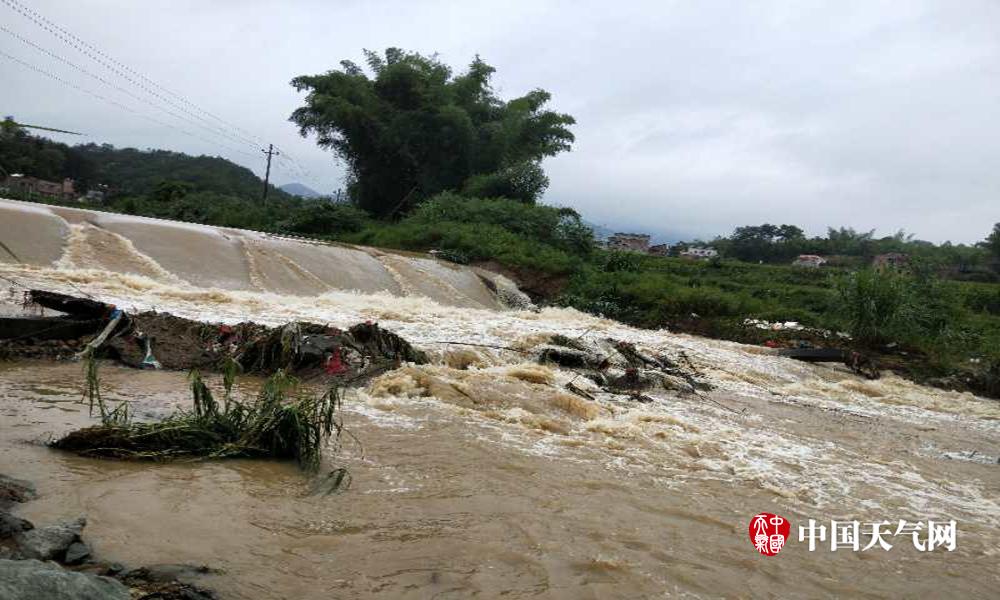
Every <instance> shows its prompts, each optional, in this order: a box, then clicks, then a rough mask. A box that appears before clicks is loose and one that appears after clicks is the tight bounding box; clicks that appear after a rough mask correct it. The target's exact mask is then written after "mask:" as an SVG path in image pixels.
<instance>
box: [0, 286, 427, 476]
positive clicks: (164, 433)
mask: <svg viewBox="0 0 1000 600" xmlns="http://www.w3.org/2000/svg"><path fill="white" fill-rule="evenodd" d="M27 300H28V301H30V302H34V303H37V304H39V305H41V306H44V307H46V308H49V309H52V310H57V311H60V312H65V313H68V314H67V315H66V316H64V317H53V318H51V319H54V320H55V322H53V323H52V324H51V326H53V327H57V326H60V322H59V321H66V322H70V321H72V322H74V323H78V322H81V321H85V322H87V323H90V324H91V327H90V331H89V332H88V333H87V334H85V335H80V334H79V328H75V329H72V331H73V332H74V334H75V335H76V337H75V338H74V339H72V340H61V341H62V342H63V345H61V346H60V348H61V349H78V348H82V350H79V351H77V352H76V353H75V356H76V357H77V358H80V359H82V361H83V364H84V374H85V380H86V388H85V393H84V397H85V399H86V400H88V401H89V403H90V409H91V413H92V414H93V412H94V409H95V407H96V408H97V411H98V413H99V416H100V418H101V424H100V425H95V426H92V427H87V428H84V429H81V430H77V431H74V432H71V433H69V434H67V435H66V436H64V437H62V438H60V439H57V440H55V441H53V442H52V443H51V445H52V447H54V448H59V449H62V450H68V451H72V452H75V453H78V454H81V455H85V456H93V457H103V458H116V459H130V460H169V459H177V458H188V459H196V458H231V457H247V458H278V459H291V460H295V461H296V462H298V464H299V465H300V466H301V467H302V468H303V469H304V470H307V471H310V472H316V471H317V470H318V469H319V467H320V462H321V457H322V450H323V448H324V447H326V445H327V443H328V442H329V441H330V440H331V439H333V440H334V441H335V442H337V443H339V440H340V436H341V434H342V432H343V431H344V428H343V423H342V421H341V420H340V417H339V410H340V408H341V389H342V388H343V387H345V386H349V385H360V384H361V383H363V382H365V381H367V380H368V379H369V378H371V377H373V376H376V375H378V374H381V373H383V372H385V371H387V370H390V369H393V368H396V367H398V366H399V365H400V364H401V363H402V362H404V361H405V362H413V363H424V362H426V356H425V355H424V354H423V353H422V352H420V351H419V350H416V349H415V348H413V347H412V346H411V345H410V344H409V343H408V342H406V340H404V339H403V338H401V337H399V336H398V335H396V334H394V333H392V332H390V331H386V330H383V329H381V328H380V327H379V326H378V324H377V323H372V322H365V323H359V324H357V325H354V326H353V327H351V328H349V329H347V330H342V329H338V328H334V327H328V326H325V325H319V324H315V323H299V322H297V323H290V324H288V325H285V326H283V327H277V328H272V327H266V326H263V325H259V324H256V323H240V324H238V325H222V324H205V323H200V322H197V321H192V320H189V319H183V318H180V317H176V316H173V315H170V314H165V313H156V312H144V313H138V314H134V315H130V314H126V313H124V312H122V311H121V310H118V309H116V308H115V307H113V306H111V305H107V304H102V303H100V302H96V301H92V300H85V299H79V298H74V297H71V296H65V295H62V294H55V293H52V292H40V291H31V292H30V293H29V294H28V297H27ZM5 337H6V338H7V339H3V338H5ZM84 338H91V339H89V341H87V342H85V341H84ZM0 341H2V342H3V343H4V346H5V347H6V348H5V350H6V351H7V353H8V354H11V355H14V356H17V355H18V354H23V355H29V356H37V355H39V352H38V351H37V348H35V347H34V344H36V343H37V342H38V341H39V340H37V339H33V338H32V337H31V336H27V337H25V336H16V337H8V336H5V335H4V334H3V331H2V330H0ZM41 354H42V355H44V349H43V351H42V352H41ZM98 358H107V359H112V360H116V361H119V362H122V363H124V364H126V365H129V366H133V367H138V368H161V367H162V368H170V369H183V370H190V372H191V376H190V381H191V393H192V400H193V407H192V409H191V410H180V411H177V412H176V413H174V414H172V415H170V416H169V417H167V418H166V419H164V420H162V421H158V422H149V423H144V422H134V421H133V420H132V416H131V411H130V409H129V403H128V402H123V403H121V404H119V405H118V406H117V407H116V408H114V409H110V408H109V407H108V406H106V404H105V402H104V399H103V398H102V396H101V393H100V377H99V373H98V366H97V365H98ZM200 370H214V371H221V372H222V378H223V386H224V389H225V392H224V395H223V397H222V401H221V403H220V402H219V401H217V400H216V399H215V397H214V395H213V394H212V392H211V390H210V389H209V388H208V386H207V385H206V384H205V382H204V380H203V379H202V377H201V375H200ZM241 372H245V373H251V374H257V375H262V376H267V377H268V378H267V380H266V381H265V383H264V385H263V387H262V389H261V391H260V393H259V394H258V396H257V397H256V398H254V399H251V400H240V399H237V398H235V397H234V396H233V393H232V390H233V384H234V381H235V378H236V376H237V374H238V373H241ZM305 379H308V380H309V381H310V383H312V384H313V386H311V387H315V385H321V386H324V387H325V388H326V391H325V393H322V394H316V393H313V392H310V391H309V390H308V389H307V386H305V385H304V384H303V380H305ZM320 480H321V481H319V483H318V484H317V485H318V487H319V488H320V489H323V490H325V491H326V492H329V491H333V490H335V489H336V488H338V487H341V486H343V485H346V484H347V483H348V482H349V477H348V475H347V473H346V471H345V470H344V469H335V470H334V471H332V472H331V473H329V474H327V475H325V476H324V477H322V478H320Z"/></svg>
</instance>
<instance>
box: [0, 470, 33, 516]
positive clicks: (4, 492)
mask: <svg viewBox="0 0 1000 600" xmlns="http://www.w3.org/2000/svg"><path fill="white" fill-rule="evenodd" d="M37 497H38V493H37V492H36V491H35V485H34V484H33V483H31V482H30V481H25V480H23V479H14V478H13V477H8V476H6V475H0V508H6V507H8V506H10V505H11V504H14V503H15V502H25V501H27V500H34V499H35V498H37Z"/></svg>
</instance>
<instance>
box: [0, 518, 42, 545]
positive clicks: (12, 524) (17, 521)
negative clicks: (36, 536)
mask: <svg viewBox="0 0 1000 600" xmlns="http://www.w3.org/2000/svg"><path fill="white" fill-rule="evenodd" d="M34 527H35V526H34V525H32V524H31V521H26V520H24V519H22V518H20V517H15V516H14V515H12V514H10V513H6V512H0V540H5V539H7V538H9V537H13V536H15V535H17V534H19V533H21V532H22V531H28V530H29V529H34Z"/></svg>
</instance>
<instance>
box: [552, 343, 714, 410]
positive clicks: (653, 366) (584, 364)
mask: <svg viewBox="0 0 1000 600" xmlns="http://www.w3.org/2000/svg"><path fill="white" fill-rule="evenodd" d="M680 358H682V359H683V360H684V361H686V363H687V364H686V365H685V366H684V367H682V366H681V365H680V364H679V363H678V362H677V361H675V360H672V359H670V358H668V357H666V356H651V355H649V354H646V353H644V352H642V351H640V350H639V349H638V348H636V346H635V345H634V344H631V343H628V342H624V341H620V340H615V339H612V338H605V339H600V340H596V341H590V340H584V339H583V338H568V337H566V336H561V335H555V336H552V338H551V339H550V340H549V344H546V345H545V346H543V347H542V348H541V351H540V352H539V355H538V362H540V363H542V364H545V363H555V364H557V365H559V366H560V367H562V368H564V369H567V370H569V371H575V372H576V373H578V374H580V375H582V376H584V377H586V378H587V379H590V380H591V381H593V382H594V383H595V384H596V385H597V386H599V387H600V388H601V389H603V390H604V391H605V392H609V393H614V394H621V395H626V396H629V397H632V398H633V399H637V400H639V401H646V400H647V399H649V397H648V396H645V395H643V394H641V392H643V391H648V390H651V389H654V388H665V389H670V390H675V391H680V392H688V393H698V392H699V391H705V390H710V389H712V388H711V385H709V384H708V383H706V382H704V381H702V380H701V373H700V372H698V370H697V369H696V368H695V367H694V365H693V364H691V362H690V360H688V359H687V358H686V356H681V357H680ZM566 389H567V390H569V391H571V392H573V393H574V394H577V395H578V396H582V397H584V398H588V399H591V400H593V399H594V397H593V395H592V394H589V393H588V392H586V391H584V390H583V389H581V388H580V387H579V386H576V385H574V384H573V383H572V382H570V383H569V384H567V385H566ZM649 400H651V399H649Z"/></svg>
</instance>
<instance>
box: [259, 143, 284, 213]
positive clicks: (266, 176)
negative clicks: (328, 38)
mask: <svg viewBox="0 0 1000 600" xmlns="http://www.w3.org/2000/svg"><path fill="white" fill-rule="evenodd" d="M261 152H263V153H264V154H266V155H267V170H266V171H265V172H264V197H263V199H262V203H263V204H264V205H265V206H266V205H267V181H268V180H269V179H270V178H271V155H273V154H281V153H280V152H278V151H277V150H275V149H274V144H268V145H267V150H261Z"/></svg>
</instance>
